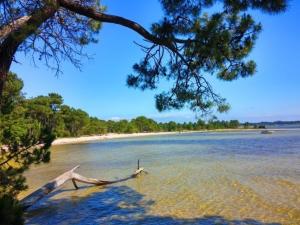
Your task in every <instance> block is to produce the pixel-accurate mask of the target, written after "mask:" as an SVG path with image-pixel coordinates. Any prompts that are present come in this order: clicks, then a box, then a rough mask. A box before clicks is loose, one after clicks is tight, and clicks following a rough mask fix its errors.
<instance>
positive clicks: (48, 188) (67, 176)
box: [21, 165, 144, 209]
mask: <svg viewBox="0 0 300 225" xmlns="http://www.w3.org/2000/svg"><path fill="white" fill-rule="evenodd" d="M78 167H79V165H78V166H75V167H74V168H73V169H71V170H69V171H67V172H65V173H63V174H61V175H60V176H58V177H56V178H55V179H54V180H52V181H50V182H48V183H47V184H45V185H44V186H42V187H40V188H39V189H37V190H36V191H34V192H33V193H31V194H30V195H28V196H27V197H25V198H23V199H22V200H21V205H22V206H23V208H24V209H27V208H29V207H30V206H32V205H34V204H35V203H36V202H37V201H39V200H40V199H42V198H43V197H45V196H46V195H47V194H49V193H50V192H52V191H54V190H55V189H56V188H58V187H60V186H61V185H63V184H64V183H65V182H67V181H69V180H72V182H73V185H74V187H75V188H76V189H78V186H77V184H76V181H77V182H81V183H86V184H94V185H97V186H101V185H106V184H113V183H118V182H123V181H126V180H129V179H133V178H135V177H137V176H138V175H139V174H140V173H142V172H143V171H144V168H139V165H138V169H137V170H136V171H135V172H134V173H133V174H131V175H130V176H128V177H125V178H122V179H118V180H112V181H109V180H99V179H95V178H88V177H84V176H82V175H80V174H78V173H75V172H74V171H75V170H76V169H77V168H78Z"/></svg>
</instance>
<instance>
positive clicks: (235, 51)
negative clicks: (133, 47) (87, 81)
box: [0, 0, 287, 112]
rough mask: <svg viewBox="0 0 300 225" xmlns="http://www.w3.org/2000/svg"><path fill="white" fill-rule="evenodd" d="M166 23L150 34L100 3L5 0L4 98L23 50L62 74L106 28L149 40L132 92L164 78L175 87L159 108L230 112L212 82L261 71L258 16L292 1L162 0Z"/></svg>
mask: <svg viewBox="0 0 300 225" xmlns="http://www.w3.org/2000/svg"><path fill="white" fill-rule="evenodd" d="M160 2H161V5H162V7H163V10H164V18H162V20H161V21H159V22H156V23H153V24H152V27H151V29H150V30H147V29H145V28H144V27H143V26H141V25H140V24H138V23H137V22H135V21H131V20H129V19H127V18H123V17H120V16H117V15H110V14H106V13H104V12H105V7H104V6H102V5H101V4H100V2H99V0H85V1H83V0H76V1H75V0H74V1H72V0H28V1H24V0H2V1H1V2H0V12H1V16H0V93H2V90H3V86H4V83H5V80H6V78H7V74H8V71H9V69H10V66H11V63H12V61H13V60H15V58H14V56H15V54H16V52H18V51H23V52H25V53H30V54H32V57H33V60H36V59H39V60H42V61H43V62H45V64H46V65H47V66H49V67H50V68H53V69H55V70H56V72H60V62H61V61H62V60H65V59H67V60H69V61H71V62H72V63H73V64H74V65H75V66H76V67H80V60H79V56H82V55H83V54H84V53H83V52H82V47H83V46H84V45H86V44H89V43H91V42H96V41H97V39H96V37H95V34H97V33H98V31H99V29H100V28H101V23H114V24H118V25H120V26H124V27H127V28H129V29H131V30H133V31H135V32H137V33H138V34H140V35H141V36H142V37H143V38H144V39H145V43H144V44H142V45H140V46H141V48H142V50H143V51H144V52H145V56H144V58H143V59H141V61H140V62H139V63H137V64H135V65H134V66H133V70H134V72H135V73H134V74H131V75H129V76H128V79H127V83H128V85H129V86H132V87H136V88H141V89H154V88H156V87H157V84H158V82H159V80H161V79H167V80H169V81H170V82H171V83H172V84H173V86H172V88H171V89H170V90H168V91H165V92H163V93H161V94H159V95H157V96H156V106H157V108H158V110H160V111H162V110H166V109H171V108H176V109H179V108H182V107H184V106H186V105H188V106H189V107H190V108H191V109H193V110H198V111H200V112H207V111H209V109H211V108H213V107H217V109H218V110H219V111H221V112H222V111H226V110H228V108H229V106H228V105H227V104H226V102H225V99H223V98H222V97H221V96H219V95H218V94H216V92H214V90H213V89H212V87H211V85H210V83H209V82H208V81H207V79H206V75H207V74H214V75H215V76H217V77H218V78H220V79H221V80H227V81H231V80H234V79H237V78H239V77H247V76H250V75H252V74H254V73H255V68H256V65H255V62H254V61H251V60H250V61H248V60H247V59H246V57H247V56H248V55H249V53H250V51H251V50H252V48H253V46H254V43H255V40H256V38H257V35H258V33H259V32H260V30H261V25H260V24H259V23H256V22H255V21H254V19H253V18H252V16H251V14H250V10H253V9H258V10H261V11H263V12H266V13H271V14H274V13H279V12H282V11H284V10H285V9H286V7H287V0H266V1H260V0H223V1H221V0H219V1H217V0H193V1H190V0H160Z"/></svg>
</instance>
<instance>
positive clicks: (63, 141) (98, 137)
mask: <svg viewBox="0 0 300 225" xmlns="http://www.w3.org/2000/svg"><path fill="white" fill-rule="evenodd" d="M262 130H264V129H254V128H251V129H242V128H241V129H217V130H198V131H181V132H179V131H172V132H149V133H132V134H116V133H108V134H103V135H92V136H82V137H68V138H58V139H56V140H55V141H53V142H52V145H65V144H78V143H86V142H92V141H101V140H110V139H118V138H132V137H145V136H159V135H170V134H184V133H207V132H240V131H259V132H260V131H262ZM267 130H272V131H278V130H297V128H279V129H278V128H274V129H272V128H270V129H267Z"/></svg>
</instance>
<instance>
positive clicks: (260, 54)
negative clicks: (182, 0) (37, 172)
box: [11, 0, 300, 122]
mask: <svg viewBox="0 0 300 225" xmlns="http://www.w3.org/2000/svg"><path fill="white" fill-rule="evenodd" d="M102 2H103V3H104V4H106V5H107V6H108V10H107V13H110V14H116V15H121V16H124V17H127V18H129V19H132V20H135V21H136V22H138V23H140V24H142V25H143V26H145V27H147V28H149V26H150V24H151V23H152V22H156V21H158V20H159V19H160V18H161V15H162V12H161V8H160V5H159V3H158V1H154V0H151V1H139V0H126V2H125V1H116V0H115V1H108V0H106V1H102ZM123 2H124V3H123ZM255 16H256V19H257V20H258V21H260V22H261V23H262V24H263V31H262V33H261V34H260V36H259V38H258V41H257V44H256V46H255V49H254V50H253V52H252V53H251V55H250V58H252V59H254V60H255V61H256V62H257V65H258V72H257V73H256V74H255V76H253V77H251V78H246V79H240V80H236V81H233V82H224V81H223V82H222V81H219V80H216V79H213V78H212V79H211V80H212V85H213V87H214V89H215V91H216V92H218V93H220V94H221V95H222V96H223V97H225V98H226V99H227V100H228V102H229V103H230V104H231V110H230V111H229V112H228V113H225V114H222V115H218V118H220V119H239V120H241V121H251V122H254V121H262V120H263V121H274V120H300V101H299V100H300V66H299V65H300V43H299V40H300V26H299V21H300V2H299V1H296V0H293V1H290V6H289V8H288V10H287V12H285V13H284V14H280V15H275V16H271V15H266V14H261V13H259V12H255ZM133 41H137V42H142V38H141V37H140V36H139V35H137V34H135V33H134V32H133V31H131V30H129V29H126V28H124V27H120V26H117V25H112V24H104V25H103V29H102V30H101V31H100V34H99V43H98V44H93V45H90V46H88V47H87V48H86V52H87V53H88V54H89V55H92V56H93V59H91V60H87V59H83V67H82V71H79V70H77V69H76V68H74V67H73V66H72V65H70V64H69V63H67V62H62V65H63V66H62V69H63V74H61V75H59V76H58V77H56V76H55V74H54V73H53V71H51V70H49V69H47V68H46V67H45V66H43V65H42V64H39V65H38V67H36V66H34V65H33V63H32V62H31V60H30V59H28V58H24V57H23V56H22V55H20V56H19V57H18V58H17V59H18V60H19V62H20V63H18V64H16V63H15V64H13V66H12V69H11V70H12V71H13V72H16V73H17V74H18V75H19V76H20V77H21V78H22V79H23V80H24V83H25V88H24V92H25V93H26V94H27V97H34V96H37V95H46V94H47V93H49V92H57V93H59V94H61V95H62V96H63V98H64V101H65V103H66V104H68V105H70V106H73V107H75V108H81V109H83V110H85V111H87V112H88V113H89V114H90V115H92V116H97V117H99V118H102V119H111V118H125V119H131V118H133V117H136V116H139V115H145V116H147V117H151V118H153V119H156V120H158V121H169V120H176V121H179V122H182V121H191V120H194V119H195V114H194V113H193V112H190V111H189V110H180V111H169V112H164V113H159V112H158V111H157V110H156V109H155V104H154V95H155V94H156V93H159V92H160V91H161V90H156V91H145V92H142V91H140V90H135V89H131V88H127V86H126V77H127V75H128V74H130V73H131V72H132V65H133V64H134V63H136V62H138V61H139V60H140V59H141V57H142V52H141V51H140V49H139V47H138V46H136V45H135V44H134V43H133Z"/></svg>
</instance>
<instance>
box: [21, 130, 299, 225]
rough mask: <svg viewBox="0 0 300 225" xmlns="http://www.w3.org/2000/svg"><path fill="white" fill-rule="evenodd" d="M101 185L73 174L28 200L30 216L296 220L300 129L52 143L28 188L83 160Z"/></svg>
mask: <svg viewBox="0 0 300 225" xmlns="http://www.w3.org/2000/svg"><path fill="white" fill-rule="evenodd" d="M137 159H141V166H142V167H144V168H145V169H146V170H147V171H148V172H149V174H147V175H141V176H140V177H138V178H137V179H133V180H128V181H126V182H123V183H119V184H115V185H109V186H106V187H91V186H90V187H88V186H85V185H82V186H81V188H80V189H79V190H74V188H73V187H72V184H71V182H69V183H67V184H66V185H64V186H63V188H61V189H59V190H57V191H55V192H54V193H52V194H50V196H49V197H47V198H46V199H44V200H43V201H41V202H40V204H37V205H36V206H34V207H32V208H31V209H30V211H29V212H28V213H27V215H26V221H27V224H51V225H52V224H295V225H296V224H300V130H293V131H284V130H282V131H277V132H275V133H274V134H272V135H262V134H260V132H258V131H251V132H230V133H213V132H212V133H189V134H176V135H168V136H155V137H154V136H152V137H142V138H131V139H118V140H106V141H101V142H95V143H86V144H76V145H64V146H55V147H53V148H52V160H51V162H50V163H49V164H43V165H38V166H35V167H33V168H31V169H30V170H29V171H28V172H27V173H26V176H27V180H28V183H29V186H30V189H29V190H28V191H27V192H26V193H23V196H24V195H26V194H28V193H29V192H32V191H33V190H34V189H36V188H38V187H39V186H41V185H43V184H44V183H46V182H48V181H49V180H50V179H52V178H54V177H56V176H58V175H59V174H61V173H63V172H65V171H66V170H69V169H70V168H72V167H74V166H76V165H78V164H80V168H79V169H78V173H80V174H82V175H84V176H88V177H96V178H102V179H115V178H121V177H125V176H126V175H129V174H131V173H132V172H133V171H134V170H135V167H136V162H137Z"/></svg>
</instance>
